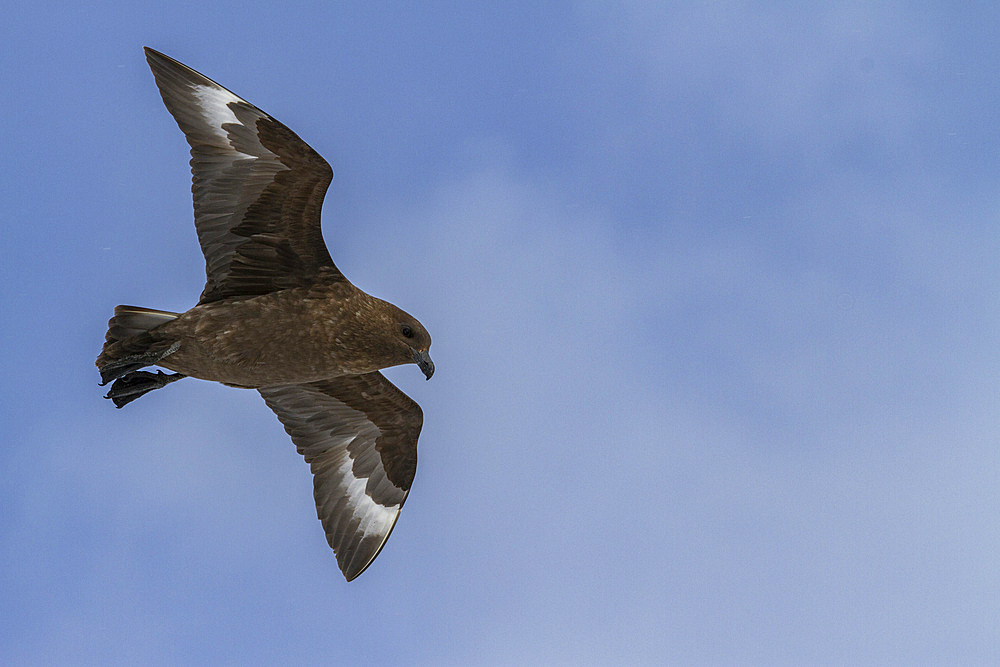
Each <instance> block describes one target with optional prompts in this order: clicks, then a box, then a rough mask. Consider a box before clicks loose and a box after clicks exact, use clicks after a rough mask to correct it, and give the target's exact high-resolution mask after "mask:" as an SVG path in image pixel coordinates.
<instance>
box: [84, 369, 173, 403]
mask: <svg viewBox="0 0 1000 667" xmlns="http://www.w3.org/2000/svg"><path fill="white" fill-rule="evenodd" d="M186 377H187V376H186V375H182V374H181V373H164V372H163V371H156V372H155V373H150V372H149V371H132V372H131V373H126V374H125V375H122V376H121V377H119V378H118V379H117V380H115V383H114V384H113V385H111V390H110V391H109V392H108V394H107V396H105V397H104V398H110V399H111V400H112V401H114V403H115V407H116V408H121V407H124V406H126V405H128V404H129V403H131V402H132V401H134V400H135V399H137V398H139V397H140V396H142V395H143V394H148V393H149V392H151V391H153V390H154V389H159V388H160V387H166V386H167V385H168V384H170V383H171V382H176V381H177V380H180V379H182V378H186Z"/></svg>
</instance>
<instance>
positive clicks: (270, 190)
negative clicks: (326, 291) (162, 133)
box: [145, 48, 343, 303]
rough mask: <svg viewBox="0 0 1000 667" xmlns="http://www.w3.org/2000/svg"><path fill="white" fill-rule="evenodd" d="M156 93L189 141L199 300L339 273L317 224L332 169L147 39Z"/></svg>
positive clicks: (272, 122)
mask: <svg viewBox="0 0 1000 667" xmlns="http://www.w3.org/2000/svg"><path fill="white" fill-rule="evenodd" d="M145 51H146V60H147V61H148V62H149V67H150V69H152V70H153V76H154V77H155V78H156V85H157V86H158V87H159V89H160V94H161V95H162V96H163V102H164V104H166V106H167V109H168V110H169V111H170V113H171V114H172V115H173V117H174V119H175V120H176V121H177V124H178V125H179V126H180V128H181V131H183V132H184V136H185V137H187V140H188V143H189V144H191V173H192V176H193V183H192V186H191V191H192V193H193V195H194V221H195V226H196V227H197V230H198V240H199V241H200V242H201V249H202V252H204V253H205V272H206V274H207V277H208V279H207V282H206V285H205V291H204V292H202V295H201V301H200V303H208V302H211V301H217V300H219V299H225V298H228V297H234V296H255V295H259V294H266V293H268V292H273V291H277V290H281V289H287V288H289V287H299V286H302V285H308V284H310V283H312V282H313V281H314V280H315V279H316V277H317V276H318V275H319V274H321V273H322V274H324V276H325V277H327V278H333V279H342V278H343V276H342V275H341V274H340V272H339V271H338V270H337V267H336V266H335V265H334V263H333V260H332V259H330V253H329V252H328V251H327V249H326V245H325V244H324V243H323V235H322V232H321V231H320V220H319V218H320V209H321V208H322V206H323V196H324V195H325V194H326V189H327V187H328V186H329V185H330V181H331V180H333V170H332V169H331V168H330V165H329V164H327V162H326V160H324V159H323V158H322V157H320V155H319V154H318V153H317V152H316V151H314V150H313V149H312V148H310V147H309V146H308V144H306V143H305V142H304V141H302V140H301V139H299V137H298V136H297V135H296V134H295V133H294V132H292V131H291V130H289V129H288V128H287V127H285V126H284V125H282V124H281V123H279V122H278V121H277V120H275V119H274V118H271V117H270V116H269V115H267V114H266V113H264V112H263V111H261V110H260V109H258V108H257V107H255V106H253V105H252V104H250V103H249V102H246V101H245V100H242V99H240V98H239V97H237V96H236V95H234V94H233V93H231V92H229V91H228V90H226V89H225V88H223V87H222V86H220V85H219V84H217V83H215V82H214V81H212V80H211V79H209V78H208V77H205V76H203V75H201V74H199V73H198V72H196V71H194V70H193V69H191V68H190V67H187V66H186V65H183V64H181V63H179V62H177V61H176V60H174V59H172V58H170V57H168V56H165V55H163V54H162V53H159V52H157V51H154V50H153V49H150V48H146V49H145Z"/></svg>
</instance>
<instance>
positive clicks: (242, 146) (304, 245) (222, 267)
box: [97, 48, 434, 581]
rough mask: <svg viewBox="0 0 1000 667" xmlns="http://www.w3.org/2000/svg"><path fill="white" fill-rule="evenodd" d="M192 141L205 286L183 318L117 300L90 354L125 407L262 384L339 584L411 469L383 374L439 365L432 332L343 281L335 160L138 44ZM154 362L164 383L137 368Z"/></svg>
mask: <svg viewBox="0 0 1000 667" xmlns="http://www.w3.org/2000/svg"><path fill="white" fill-rule="evenodd" d="M145 51H146V59H147V61H148V62H149V66H150V68H151V69H152V70H153V75H154V77H155V78H156V84H157V86H159V88H160V93H161V95H162V96H163V101H164V103H165V104H166V106H167V109H168V110H169V111H170V113H171V114H172V115H173V117H174V119H175V120H176V121H177V124H178V125H179V126H180V128H181V131H183V132H184V136H185V137H186V138H187V140H188V143H189V144H190V145H191V172H192V175H193V183H192V188H191V191H192V194H193V198H194V214H195V227H196V229H197V232H198V240H199V241H200V243H201V248H202V251H203V252H204V254H205V266H206V274H207V280H206V284H205V289H204V291H203V292H202V294H201V299H200V300H199V302H198V304H197V305H196V306H195V307H194V308H192V309H191V310H189V311H187V312H185V313H172V312H168V311H161V310H153V309H149V308H139V307H135V306H118V307H117V308H115V315H114V317H112V318H111V321H110V322H109V323H108V333H107V337H106V341H105V343H104V349H103V350H102V352H101V355H100V356H99V357H98V358H97V367H98V369H99V370H100V371H101V379H102V384H107V383H108V382H111V381H114V384H113V385H112V386H111V390H110V391H109V392H108V396H107V398H110V399H112V400H113V401H114V402H115V405H116V406H117V407H122V406H124V405H126V404H128V403H129V402H131V401H133V400H135V399H136V398H138V397H139V396H142V395H143V394H145V393H147V392H149V391H152V390H154V389H158V388H160V387H163V386H165V385H167V384H169V383H171V382H174V381H176V380H179V379H182V378H184V377H187V376H190V377H196V378H201V379H203V380H212V381H215V382H222V383H224V384H228V385H232V386H236V387H245V388H253V389H257V390H258V391H259V392H260V394H261V396H263V397H264V401H265V402H266V403H267V405H268V407H270V408H271V409H272V410H273V411H274V412H275V414H277V416H278V419H279V420H280V421H281V423H282V424H283V425H284V427H285V430H286V431H287V432H288V434H289V435H290V436H291V438H292V441H293V442H294V443H295V445H296V446H297V447H298V450H299V453H300V454H302V455H303V456H304V457H305V459H306V462H308V463H309V464H310V466H311V468H312V472H313V475H314V495H315V499H316V511H317V514H318V515H319V518H320V520H321V521H322V522H323V527H324V529H325V531H326V536H327V541H328V542H329V544H330V546H331V547H332V548H333V550H334V552H336V554H337V562H338V563H339V565H340V569H341V571H342V572H343V573H344V576H345V577H346V578H347V580H348V581H350V580H352V579H354V578H355V577H357V576H358V575H359V574H361V573H362V572H363V571H364V570H365V569H366V568H367V567H368V566H369V565H370V564H371V562H372V561H373V560H374V559H375V557H376V556H377V555H378V553H379V551H380V550H381V549H382V547H383V546H384V544H385V541H386V540H387V539H388V537H389V533H390V532H391V531H392V528H393V526H394V525H395V523H396V518H397V517H398V515H399V510H400V508H402V506H403V503H404V501H405V500H406V496H407V494H408V493H409V490H410V485H411V483H412V482H413V476H414V473H415V472H416V465H417V437H418V436H419V434H420V428H421V425H422V423H423V416H422V413H421V411H420V407H419V406H418V405H417V404H416V403H414V402H413V401H412V400H411V399H410V398H409V397H408V396H406V394H404V393H403V392H401V391H400V390H399V389H397V388H396V387H395V386H394V385H393V384H392V383H390V382H389V381H388V380H386V379H385V377H384V376H383V375H382V374H381V373H379V372H378V371H379V369H382V368H387V367H389V366H397V365H400V364H408V363H416V364H417V365H418V366H419V367H420V369H421V370H422V371H423V372H424V375H426V376H427V379H430V377H431V374H432V373H433V372H434V364H433V363H432V362H431V359H430V355H429V354H428V350H429V348H430V344H431V338H430V335H429V334H428V333H427V330H426V329H424V327H423V326H422V325H421V324H420V322H418V321H417V320H416V319H415V318H414V317H413V316H411V315H408V314H407V313H405V312H403V311H402V310H400V309H399V308H397V307H396V306H394V305H392V304H391V303H387V302H385V301H382V300H381V299H377V298H375V297H373V296H371V295H369V294H366V293H365V292H363V291H361V290H360V289H358V288H357V287H355V286H354V285H352V284H351V282H350V281H349V280H347V278H345V277H344V275H343V274H342V273H341V272H340V271H339V270H338V269H337V267H336V266H335V265H334V263H333V260H332V259H331V258H330V254H329V252H328V251H327V249H326V246H325V245H324V243H323V236H322V233H321V232H320V209H321V208H322V204H323V196H324V195H325V194H326V189H327V187H328V186H329V185H330V181H331V180H332V178H333V171H332V170H331V169H330V165H329V164H327V162H326V161H325V160H324V159H323V158H322V157H320V156H319V154H318V153H316V152H315V151H314V150H313V149H312V148H310V147H309V146H308V145H307V144H306V143H305V142H304V141H302V140H301V139H299V137H298V136H296V135H295V133H294V132H292V131H291V130H289V129H288V128H287V127H285V126H284V125H282V124H281V123H279V122H278V121H277V120H275V119H274V118H271V117H270V116H268V115H267V114H266V113H264V112H263V111H261V110H260V109H258V108H257V107H255V106H253V105H251V104H249V103H248V102H246V101H244V100H242V99H240V98H239V97H237V96H236V95H234V94H233V93H231V92H229V91H228V90H226V89H225V88H223V87H222V86H220V85H219V84H217V83H215V82H214V81H212V80H210V79H208V78H207V77H205V76H202V75H201V74H199V73H198V72H195V71H194V70H192V69H191V68H189V67H187V66H185V65H183V64H181V63H179V62H177V61H176V60H173V59H172V58H169V57H167V56H165V55H163V54H162V53H158V52H156V51H154V50H152V49H149V48H147V49H146V50H145ZM153 365H156V366H160V367H163V368H166V369H167V370H171V371H174V373H173V374H165V373H163V372H161V371H157V372H156V373H152V372H149V371H143V370H141V369H142V368H144V367H147V366H153Z"/></svg>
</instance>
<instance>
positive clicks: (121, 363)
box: [99, 342, 181, 387]
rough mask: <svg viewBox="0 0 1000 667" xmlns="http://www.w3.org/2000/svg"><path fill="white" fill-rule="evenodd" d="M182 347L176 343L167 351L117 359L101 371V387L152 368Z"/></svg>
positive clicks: (143, 353)
mask: <svg viewBox="0 0 1000 667" xmlns="http://www.w3.org/2000/svg"><path fill="white" fill-rule="evenodd" d="M180 346H181V344H180V342H175V343H173V344H172V345H171V346H170V347H168V348H166V349H165V350H152V351H150V352H142V353H140V354H130V355H129V356H127V357H122V358H121V359H116V360H115V361H112V362H111V363H109V364H105V365H104V366H102V367H101V368H100V369H99V370H100V371H101V386H102V387H103V386H104V385H106V384H107V383H109V382H111V381H112V380H117V379H118V378H120V377H122V376H123V375H127V374H128V373H131V372H133V371H137V370H139V369H140V368H145V367H146V366H152V365H153V364H155V363H156V362H158V361H160V360H161V359H164V358H165V357H169V356H170V355H171V354H173V353H174V352H176V351H177V350H178V349H179V348H180Z"/></svg>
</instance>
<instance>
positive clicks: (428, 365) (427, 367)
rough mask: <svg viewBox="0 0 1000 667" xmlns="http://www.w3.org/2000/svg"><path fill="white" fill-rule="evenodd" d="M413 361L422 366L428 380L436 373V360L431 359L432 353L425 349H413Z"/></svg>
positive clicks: (421, 368)
mask: <svg viewBox="0 0 1000 667" xmlns="http://www.w3.org/2000/svg"><path fill="white" fill-rule="evenodd" d="M413 363H415V364H416V365H417V366H420V370H422V371H423V372H424V375H425V376H426V377H427V379H428V380H430V379H431V376H432V375H434V362H433V361H431V355H430V354H429V353H428V352H427V350H424V351H423V352H421V351H419V350H414V351H413Z"/></svg>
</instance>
